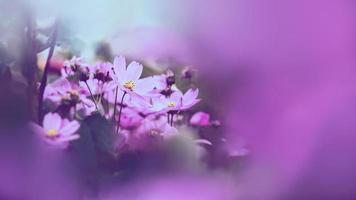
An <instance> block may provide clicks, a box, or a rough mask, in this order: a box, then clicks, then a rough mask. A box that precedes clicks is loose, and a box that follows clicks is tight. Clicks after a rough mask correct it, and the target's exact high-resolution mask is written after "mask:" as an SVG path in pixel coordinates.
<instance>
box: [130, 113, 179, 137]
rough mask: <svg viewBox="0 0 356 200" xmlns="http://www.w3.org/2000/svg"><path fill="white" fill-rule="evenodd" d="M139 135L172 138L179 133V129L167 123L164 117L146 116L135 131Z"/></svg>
mask: <svg viewBox="0 0 356 200" xmlns="http://www.w3.org/2000/svg"><path fill="white" fill-rule="evenodd" d="M135 134H137V135H145V136H153V137H163V138H170V137H173V136H175V135H177V134H178V130H177V129H176V128H174V127H172V126H170V125H169V124H168V123H167V120H166V119H165V118H164V117H160V118H158V119H152V118H150V117H148V118H146V119H145V120H144V121H143V123H142V124H141V126H139V127H138V128H137V130H136V132H135Z"/></svg>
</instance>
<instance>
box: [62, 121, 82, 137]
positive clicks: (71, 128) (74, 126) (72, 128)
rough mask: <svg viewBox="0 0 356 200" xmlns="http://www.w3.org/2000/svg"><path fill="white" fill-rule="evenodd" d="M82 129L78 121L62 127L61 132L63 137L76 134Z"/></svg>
mask: <svg viewBox="0 0 356 200" xmlns="http://www.w3.org/2000/svg"><path fill="white" fill-rule="evenodd" d="M79 127H80V124H79V123H78V122H77V121H71V122H69V123H68V124H66V125H65V126H64V127H62V128H61V129H60V130H59V132H60V134H61V135H62V136H68V135H71V134H73V133H75V132H76V131H77V130H78V129H79Z"/></svg>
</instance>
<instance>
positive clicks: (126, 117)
mask: <svg viewBox="0 0 356 200" xmlns="http://www.w3.org/2000/svg"><path fill="white" fill-rule="evenodd" d="M143 119H144V118H143V117H142V116H141V115H140V114H139V113H137V112H136V111H135V110H133V109H130V108H125V109H123V111H122V116H121V124H120V126H121V127H123V128H125V129H132V128H135V127H137V126H139V125H140V124H141V122H142V120H143Z"/></svg>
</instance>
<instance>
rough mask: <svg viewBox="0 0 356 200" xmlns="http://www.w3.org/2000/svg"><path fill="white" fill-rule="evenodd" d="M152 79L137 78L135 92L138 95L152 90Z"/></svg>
mask: <svg viewBox="0 0 356 200" xmlns="http://www.w3.org/2000/svg"><path fill="white" fill-rule="evenodd" d="M153 83H154V81H153V79H152V77H147V78H143V79H140V80H137V82H136V87H135V92H136V93H138V94H140V95H146V94H147V93H148V92H150V91H152V90H153V88H154V84H153Z"/></svg>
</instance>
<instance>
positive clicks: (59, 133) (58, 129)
mask: <svg viewBox="0 0 356 200" xmlns="http://www.w3.org/2000/svg"><path fill="white" fill-rule="evenodd" d="M79 127H80V125H79V123H78V122H77V121H75V120H73V121H68V120H67V119H62V118H61V117H60V116H59V115H58V114H57V113H48V114H46V115H45V116H44V118H43V124H42V127H39V126H38V125H35V128H36V129H35V130H36V132H37V133H38V134H40V135H41V137H43V138H44V140H45V141H46V142H48V143H49V144H52V145H56V146H60V147H66V146H67V145H68V144H69V142H70V141H72V140H76V139H78V138H79V135H78V134H75V132H76V131H77V130H78V129H79Z"/></svg>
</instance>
